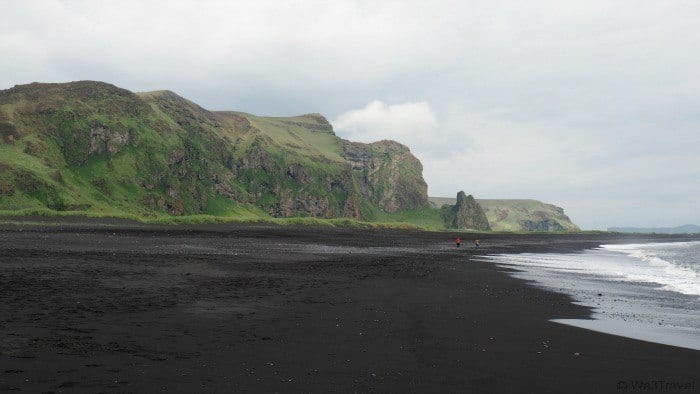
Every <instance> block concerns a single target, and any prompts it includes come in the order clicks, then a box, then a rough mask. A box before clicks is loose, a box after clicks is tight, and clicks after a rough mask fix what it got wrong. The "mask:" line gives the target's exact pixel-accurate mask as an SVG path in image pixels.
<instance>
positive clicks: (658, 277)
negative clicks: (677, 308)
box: [487, 242, 700, 296]
mask: <svg viewBox="0 0 700 394" xmlns="http://www.w3.org/2000/svg"><path fill="white" fill-rule="evenodd" d="M698 256H700V242H678V243H663V244H662V243H656V244H624V245H602V246H601V248H599V249H595V250H588V251H585V252H583V253H573V254H533V253H522V254H503V255H496V256H488V257H487V259H488V260H490V261H494V262H497V263H499V264H505V265H514V266H529V267H533V268H534V267H539V268H543V269H547V270H549V271H554V272H570V273H578V274H587V275H594V276H604V277H608V278H609V279H611V280H617V281H629V282H645V283H651V284H658V285H660V288H661V289H663V290H669V291H675V292H678V293H682V294H688V295H696V296H700V272H699V271H700V261H698V260H697V258H698Z"/></svg>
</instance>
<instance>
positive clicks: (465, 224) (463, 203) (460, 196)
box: [452, 191, 491, 231]
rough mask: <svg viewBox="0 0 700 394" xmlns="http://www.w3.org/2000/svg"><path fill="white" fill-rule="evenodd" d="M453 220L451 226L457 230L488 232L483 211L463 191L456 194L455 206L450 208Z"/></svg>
mask: <svg viewBox="0 0 700 394" xmlns="http://www.w3.org/2000/svg"><path fill="white" fill-rule="evenodd" d="M452 210H453V214H454V219H453V222H452V226H453V227H455V228H458V229H472V230H482V231H490V230H491V226H489V221H488V219H486V214H485V213H484V210H483V209H481V206H480V205H479V203H477V202H476V200H475V199H474V197H473V196H472V195H471V194H470V195H468V196H467V195H466V193H464V191H460V192H459V193H457V204H455V206H454V207H453V208H452Z"/></svg>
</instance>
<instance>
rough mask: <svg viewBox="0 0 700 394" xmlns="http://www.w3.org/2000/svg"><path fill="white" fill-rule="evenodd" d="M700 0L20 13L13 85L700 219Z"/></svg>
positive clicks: (599, 209) (429, 177)
mask: <svg viewBox="0 0 700 394" xmlns="http://www.w3.org/2000/svg"><path fill="white" fill-rule="evenodd" d="M699 20H700V2H697V1H673V0H667V1H645V0H629V1H627V0H621V1H614V0H606V1H596V0H586V1H565V0H555V1H539V0H532V1H527V2H524V1H493V0H488V1H429V2H428V1H415V2H414V1H410V0H409V1H406V0H403V1H396V2H393V1H384V2H383V1H344V0H336V1H264V0H262V1H261V0H257V1H225V2H224V1H222V2H216V1H209V2H199V1H163V2H158V1H149V2H141V1H113V2H110V1H100V2H95V1H59V0H47V1H38V0H37V1H31V0H21V1H14V0H9V1H3V4H2V11H1V12H0V89H5V88H9V87H12V86H14V85H16V84H24V83H29V82H34V81H38V82H66V81H73V80H100V81H105V82H110V83H113V84H115V85H117V86H120V87H123V88H126V89H129V90H132V91H147V90H160V89H169V90H172V91H175V92H177V93H178V94H180V95H182V96H184V97H186V98H188V99H190V100H193V101H195V102H197V103H199V104H200V105H202V106H203V107H205V108H208V109H212V110H225V109H227V110H239V111H245V112H250V113H254V114H258V115H273V116H287V115H297V114H304V113H313V112H319V113H322V114H323V115H325V116H326V117H327V118H328V119H329V120H330V122H331V123H332V124H333V126H334V128H335V131H336V133H337V134H338V135H339V136H341V137H343V138H347V139H350V140H354V141H362V142H372V141H377V140H382V139H394V140H397V141H399V142H402V143H404V144H405V145H407V146H408V147H409V148H410V149H411V151H412V152H413V153H414V154H415V155H416V156H417V157H418V158H419V159H420V160H421V162H422V163H423V167H424V177H425V179H426V182H427V183H428V188H429V189H428V192H429V194H430V195H432V196H454V195H456V193H457V192H458V191H459V190H464V191H465V192H467V193H470V194H473V195H475V196H476V197H477V198H534V199H538V200H542V201H546V202H550V203H553V204H556V205H559V206H561V207H563V208H564V209H565V211H566V213H567V214H568V215H569V216H570V217H571V218H572V220H573V221H574V222H575V223H577V224H579V225H580V226H581V227H582V228H584V229H606V228H607V227H609V226H623V225H628V226H673V225H680V224H685V223H698V224H700V105H699V104H700V50H698V48H700V23H697V22H698V21H699Z"/></svg>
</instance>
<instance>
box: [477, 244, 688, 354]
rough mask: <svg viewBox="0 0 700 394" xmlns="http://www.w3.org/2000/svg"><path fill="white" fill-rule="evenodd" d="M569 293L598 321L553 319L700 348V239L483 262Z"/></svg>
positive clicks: (493, 257) (503, 256) (491, 258)
mask: <svg viewBox="0 0 700 394" xmlns="http://www.w3.org/2000/svg"><path fill="white" fill-rule="evenodd" d="M483 259H484V260H486V261H491V262H494V263H496V264H497V265H499V266H504V267H511V268H516V269H517V271H516V272H514V273H513V275H514V276H515V277H518V278H521V279H524V280H529V281H534V282H536V283H537V284H539V285H540V286H543V287H544V288H546V289H549V290H553V291H559V292H563V293H566V294H569V295H571V296H572V297H573V298H574V299H575V300H576V301H577V303H579V304H582V305H586V306H588V307H590V308H592V311H593V315H592V317H593V319H594V320H588V319H583V320H581V319H555V320H554V321H555V322H558V323H564V324H569V325H573V326H577V327H582V328H588V329H592V330H596V331H601V332H606V333H611V334H616V335H622V336H627V337H630V338H636V339H641V340H646V341H652V342H658V343H665V344H668V345H674V346H682V347H687V348H691V349H698V350H700V313H699V312H700V242H698V241H695V242H676V243H649V244H619V245H602V246H601V247H600V248H597V249H593V250H586V251H583V252H580V253H567V254H563V253H562V254H556V253H521V254H500V255H490V256H485V257H484V258H483Z"/></svg>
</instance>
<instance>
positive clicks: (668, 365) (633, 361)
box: [0, 225, 700, 392]
mask: <svg viewBox="0 0 700 394" xmlns="http://www.w3.org/2000/svg"><path fill="white" fill-rule="evenodd" d="M21 227H22V228H21V229H17V228H16V227H13V226H9V227H8V226H3V225H0V281H1V283H2V284H3V286H0V301H2V302H0V308H1V310H0V312H1V313H0V316H5V317H4V318H2V319H1V320H0V333H1V334H2V336H3V338H5V341H4V342H3V343H2V344H1V345H0V346H1V347H0V367H2V368H0V374H2V375H0V377H1V378H2V379H0V390H9V389H12V388H20V389H22V390H29V391H48V390H54V391H57V390H62V389H66V388H71V389H73V390H83V391H105V392H124V391H126V392H144V391H148V392H152V391H161V390H167V391H174V392H192V391H215V392H220V391H232V390H235V391H245V390H252V391H353V390H357V391H371V390H377V391H389V392H399V391H404V392H405V391H443V392H444V391H449V392H451V391H465V390H469V391H472V392H493V391H508V392H514V391H515V392H533V391H536V392H561V391H568V392H590V391H593V390H597V391H602V392H619V391H617V386H616V385H617V384H618V383H619V382H620V381H630V380H633V379H634V380H647V381H648V380H665V381H669V382H670V381H673V382H679V383H685V382H691V381H692V382H694V381H695V380H696V379H697V378H698V376H697V375H698V373H697V371H696V368H694V366H695V365H697V364H698V362H699V361H700V352H698V351H693V350H688V349H679V348H674V347H670V346H664V345H659V344H653V343H648V342H642V341H636V340H633V339H628V338H624V337H618V336H614V335H608V334H602V333H597V332H593V331H590V330H585V329H581V328H576V327H571V326H564V325H561V324H557V323H554V322H551V321H550V319H557V318H574V319H576V318H579V319H580V318H589V317H590V315H591V310H590V309H589V308H586V307H583V306H580V305H576V304H574V303H573V302H574V300H573V299H572V298H571V297H569V296H567V295H563V294H559V293H555V292H552V291H547V290H543V289H540V288H537V287H536V286H534V285H533V284H531V283H527V282H526V281H523V280H521V279H517V278H513V277H511V276H510V275H509V274H508V272H507V271H508V270H507V269H503V268H500V267H497V266H496V265H494V264H491V263H483V262H478V261H475V260H474V257H476V256H478V255H483V254H488V253H509V252H510V253H513V252H525V251H527V252H538V253H539V252H543V253H546V252H567V251H568V252H575V251H580V250H583V249H586V248H589V247H594V246H596V245H599V244H600V243H603V242H605V243H611V242H612V243H614V242H619V243H621V242H627V243H629V241H630V240H640V239H641V240H648V239H668V237H663V236H661V237H658V236H642V237H640V236H638V235H633V236H617V235H593V234H571V235H557V236H555V237H551V236H547V235H542V234H535V235H522V234H517V235H508V234H479V235H478V236H479V239H481V241H482V247H481V248H480V249H479V250H475V249H467V248H461V249H459V250H457V249H456V248H454V246H453V245H452V238H451V234H456V233H430V232H419V231H405V230H357V229H339V228H322V229H321V228H313V227H311V228H308V227H278V226H268V227H265V226H246V225H214V226H212V225H200V226H189V227H188V228H172V227H170V228H165V229H163V228H129V227H124V226H122V227H120V228H109V229H105V228H102V229H100V228H89V227H79V228H76V227H75V226H70V225H62V226H61V227H48V226H21ZM471 236H472V235H469V237H471ZM672 238H673V239H680V238H688V237H683V236H680V237H679V236H674V237H672ZM37 241H40V242H37ZM652 360H653V361H652ZM8 371H14V372H8Z"/></svg>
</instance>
